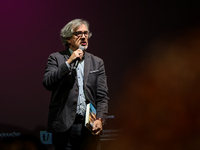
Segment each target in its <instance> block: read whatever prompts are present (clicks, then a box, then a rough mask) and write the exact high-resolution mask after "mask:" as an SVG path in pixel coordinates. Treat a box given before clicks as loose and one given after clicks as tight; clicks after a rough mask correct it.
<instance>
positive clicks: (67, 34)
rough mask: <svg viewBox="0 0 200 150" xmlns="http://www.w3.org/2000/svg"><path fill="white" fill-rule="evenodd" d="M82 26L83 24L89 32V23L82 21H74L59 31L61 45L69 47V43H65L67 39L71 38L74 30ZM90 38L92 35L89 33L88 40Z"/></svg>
mask: <svg viewBox="0 0 200 150" xmlns="http://www.w3.org/2000/svg"><path fill="white" fill-rule="evenodd" d="M82 24H84V25H85V26H86V27H87V29H88V31H89V23H88V22H87V21H86V20H83V19H74V20H72V21H70V22H69V23H68V24H66V25H65V26H64V27H63V28H62V29H61V31H60V36H61V39H62V43H63V45H64V46H66V47H67V46H69V43H68V42H67V38H71V37H72V34H73V32H74V30H76V29H77V28H78V27H79V26H80V25H82ZM91 36H92V33H90V32H89V35H88V38H90V37H91Z"/></svg>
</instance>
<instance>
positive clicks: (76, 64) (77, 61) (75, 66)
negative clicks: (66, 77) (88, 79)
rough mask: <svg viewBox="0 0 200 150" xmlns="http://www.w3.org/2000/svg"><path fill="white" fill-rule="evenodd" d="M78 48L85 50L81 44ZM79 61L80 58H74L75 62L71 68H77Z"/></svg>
mask: <svg viewBox="0 0 200 150" xmlns="http://www.w3.org/2000/svg"><path fill="white" fill-rule="evenodd" d="M78 49H81V50H82V51H84V50H85V48H84V47H83V46H79V48H78ZM79 61H80V59H79V58H78V59H77V60H76V62H75V65H74V67H73V69H76V68H77V66H78V63H79Z"/></svg>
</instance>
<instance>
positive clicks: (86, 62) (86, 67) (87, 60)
mask: <svg viewBox="0 0 200 150" xmlns="http://www.w3.org/2000/svg"><path fill="white" fill-rule="evenodd" d="M89 71H90V56H89V55H88V53H87V52H85V60H84V80H83V82H84V83H83V84H84V87H85V85H86V83H87V79H88V75H89Z"/></svg>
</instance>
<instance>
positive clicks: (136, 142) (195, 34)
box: [108, 28, 200, 150]
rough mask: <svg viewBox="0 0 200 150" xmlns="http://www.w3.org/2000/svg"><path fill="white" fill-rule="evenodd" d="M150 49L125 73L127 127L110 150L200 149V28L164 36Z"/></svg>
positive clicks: (123, 124) (122, 119)
mask: <svg viewBox="0 0 200 150" xmlns="http://www.w3.org/2000/svg"><path fill="white" fill-rule="evenodd" d="M145 52H146V54H145V57H143V58H142V59H141V61H140V62H139V63H138V64H139V65H138V66H137V68H135V67H133V68H131V70H129V72H128V73H127V76H126V78H125V81H124V87H122V92H121V93H122V94H121V96H120V97H119V100H118V101H119V102H120V104H121V105H119V108H118V110H120V111H118V112H119V114H118V115H119V116H120V119H119V121H118V122H119V123H120V126H121V128H122V129H123V130H124V131H123V134H122V135H121V138H120V141H119V142H116V143H115V144H111V145H110V146H108V149H125V150H127V149H130V150H158V149H159V150H160V149H162V150H189V149H190V150H191V149H192V150H199V149H200V58H199V57H200V28H199V29H193V30H190V31H184V32H180V33H177V34H176V35H167V36H164V37H159V38H157V40H155V41H154V42H152V44H150V45H148V47H147V48H146V49H145ZM122 103H123V105H122Z"/></svg>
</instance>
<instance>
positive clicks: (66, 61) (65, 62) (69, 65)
mask: <svg viewBox="0 0 200 150" xmlns="http://www.w3.org/2000/svg"><path fill="white" fill-rule="evenodd" d="M65 63H66V65H67V67H68V68H69V69H71V67H70V65H69V64H68V63H67V61H66V62H65Z"/></svg>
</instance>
